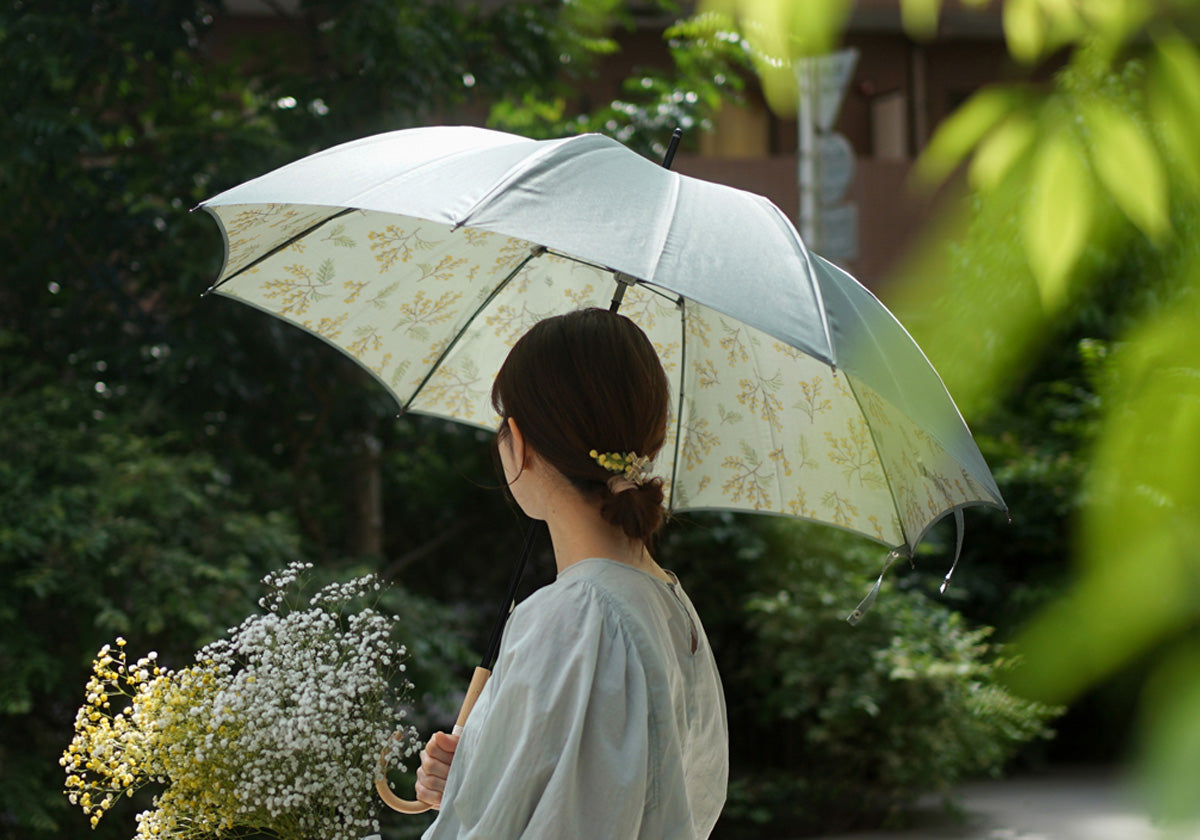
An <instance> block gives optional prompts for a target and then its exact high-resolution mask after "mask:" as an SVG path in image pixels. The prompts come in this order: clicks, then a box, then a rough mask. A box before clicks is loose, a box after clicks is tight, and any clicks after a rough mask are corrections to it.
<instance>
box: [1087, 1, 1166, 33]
mask: <svg viewBox="0 0 1200 840" xmlns="http://www.w3.org/2000/svg"><path fill="white" fill-rule="evenodd" d="M1078 5H1079V8H1080V11H1082V12H1083V14H1084V15H1086V16H1087V23H1088V24H1089V25H1090V27H1091V29H1092V30H1093V32H1094V33H1096V34H1097V35H1098V36H1100V37H1101V38H1104V39H1105V40H1106V41H1108V42H1109V43H1113V44H1117V43H1121V42H1123V41H1126V40H1127V39H1129V38H1130V37H1131V36H1133V35H1134V34H1135V33H1136V32H1137V31H1138V30H1139V29H1140V28H1141V27H1142V25H1143V24H1145V22H1146V21H1147V20H1148V19H1149V18H1150V17H1151V15H1152V14H1153V13H1154V8H1153V7H1152V4H1151V3H1149V2H1147V0H1088V2H1087V3H1080V4H1078Z"/></svg>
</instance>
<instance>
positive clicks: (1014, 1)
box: [1002, 0, 1046, 64]
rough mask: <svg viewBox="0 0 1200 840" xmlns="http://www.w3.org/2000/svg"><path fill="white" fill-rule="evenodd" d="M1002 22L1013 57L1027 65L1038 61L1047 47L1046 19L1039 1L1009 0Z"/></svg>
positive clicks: (1005, 6) (1005, 5)
mask: <svg viewBox="0 0 1200 840" xmlns="http://www.w3.org/2000/svg"><path fill="white" fill-rule="evenodd" d="M1002 20H1003V26H1004V37H1005V39H1006V40H1007V41H1008V51H1009V52H1010V53H1011V54H1012V57H1013V58H1015V59H1016V60H1017V61H1020V62H1023V63H1025V64H1032V63H1033V62H1035V61H1037V60H1038V58H1040V57H1041V55H1042V51H1043V50H1044V49H1045V46H1046V19H1045V18H1044V17H1043V14H1042V9H1041V7H1040V6H1039V5H1038V0H1008V2H1006V3H1005V4H1004V11H1003V16H1002Z"/></svg>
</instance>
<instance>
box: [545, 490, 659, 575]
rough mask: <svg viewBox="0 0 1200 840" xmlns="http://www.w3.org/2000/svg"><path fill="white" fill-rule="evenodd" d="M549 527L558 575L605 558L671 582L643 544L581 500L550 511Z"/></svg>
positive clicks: (567, 501)
mask: <svg viewBox="0 0 1200 840" xmlns="http://www.w3.org/2000/svg"><path fill="white" fill-rule="evenodd" d="M571 495H572V496H573V495H574V494H571ZM546 525H547V526H548V528H549V530H550V541H551V543H552V544H553V546H554V563H555V566H557V568H558V571H559V572H562V571H564V570H565V569H567V568H569V567H571V566H573V565H575V564H576V563H578V562H579V561H580V560H587V559H588V558H591V557H603V558H606V559H608V560H615V561H616V562H618V563H624V564H625V565H627V566H632V567H633V568H635V569H641V570H642V571H644V572H646V573H648V574H651V575H653V576H654V577H657V578H659V579H660V580H664V581H668V582H669V581H670V580H671V576H670V575H668V574H667V573H666V572H664V571H663V570H662V569H661V568H660V567H659V565H658V564H657V563H656V562H654V558H653V557H651V556H650V552H649V551H648V550H647V549H646V546H645V545H644V544H643V543H642V541H641V540H635V539H631V538H630V537H629V536H627V535H626V534H625V532H624V531H622V530H621V529H620V528H618V527H617V526H615V525H612V524H610V523H609V522H606V521H605V520H604V518H603V517H602V516H601V515H600V512H599V511H598V510H597V509H596V508H595V507H593V506H592V505H590V504H588V503H587V502H586V501H584V500H583V499H582V498H578V497H576V498H574V499H562V500H561V501H560V502H559V503H558V504H554V505H552V506H551V507H550V509H549V510H547V516H546Z"/></svg>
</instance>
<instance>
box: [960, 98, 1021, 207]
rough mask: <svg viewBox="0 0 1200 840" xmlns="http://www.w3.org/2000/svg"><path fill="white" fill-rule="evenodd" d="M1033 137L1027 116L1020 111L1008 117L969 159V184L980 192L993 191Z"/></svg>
mask: <svg viewBox="0 0 1200 840" xmlns="http://www.w3.org/2000/svg"><path fill="white" fill-rule="evenodd" d="M1036 138H1037V123H1035V122H1034V121H1033V120H1032V119H1031V118H1030V117H1029V116H1027V115H1026V114H1023V113H1020V112H1015V113H1013V114H1011V115H1009V117H1008V118H1007V119H1006V120H1004V122H1002V123H1000V125H999V126H998V127H997V128H996V130H995V131H993V132H992V133H991V134H990V135H988V136H987V138H985V139H984V140H983V142H981V143H980V144H979V149H978V150H977V151H976V152H975V157H974V158H972V160H971V168H970V172H969V177H970V181H971V185H972V186H973V187H975V188H976V189H978V190H981V191H984V192H987V191H990V190H993V189H995V188H996V187H997V186H999V185H1000V183H1001V182H1002V181H1003V180H1004V179H1005V177H1007V175H1008V174H1009V172H1010V171H1011V170H1012V168H1013V165H1014V164H1016V162H1017V161H1018V160H1020V159H1021V157H1022V156H1024V155H1025V154H1026V153H1028V151H1029V149H1030V147H1032V146H1033V141H1034V140H1035V139H1036Z"/></svg>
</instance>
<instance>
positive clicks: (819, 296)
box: [771, 204, 857, 399]
mask: <svg viewBox="0 0 1200 840" xmlns="http://www.w3.org/2000/svg"><path fill="white" fill-rule="evenodd" d="M771 206H772V207H773V208H774V209H775V212H776V213H778V214H779V215H780V216H783V211H782V210H780V209H779V208H778V207H775V205H774V204H772V205H771ZM783 218H784V220H785V221H787V222H788V226H791V221H790V220H789V219H788V218H787V216H783ZM791 230H792V236H794V237H795V238H796V243H797V244H798V245H799V246H800V253H801V254H802V255H803V256H804V266H805V268H807V269H808V271H806V272H805V276H806V277H808V282H809V286H810V288H811V289H812V293H813V296H814V297H815V298H816V301H817V312H818V313H820V316H821V331H822V332H823V333H824V335H825V346H826V347H828V348H829V358H830V363H831V364H832V366H833V369H834V370H837V369H838V368H839V367H840V359H838V352H837V350H838V348H837V347H835V346H834V344H833V332H832V331H831V330H830V329H829V310H828V308H827V307H826V306H825V293H824V291H823V290H822V289H821V283H820V281H819V280H818V279H817V272H816V270H815V269H814V268H813V259H812V257H813V254H812V251H810V250H809V249H808V247H807V246H806V245H805V244H804V240H803V239H801V238H800V234H799V233H797V232H796V229H795V228H794V227H792V228H791ZM855 399H857V396H856V397H855Z"/></svg>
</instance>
